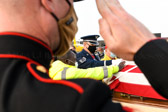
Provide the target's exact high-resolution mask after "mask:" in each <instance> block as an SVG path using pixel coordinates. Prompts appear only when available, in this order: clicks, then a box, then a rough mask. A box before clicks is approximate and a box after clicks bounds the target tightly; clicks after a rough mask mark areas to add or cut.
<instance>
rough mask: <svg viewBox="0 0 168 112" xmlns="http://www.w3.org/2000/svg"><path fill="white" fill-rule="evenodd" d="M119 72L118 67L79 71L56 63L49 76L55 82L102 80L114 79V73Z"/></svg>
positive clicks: (61, 63)
mask: <svg viewBox="0 0 168 112" xmlns="http://www.w3.org/2000/svg"><path fill="white" fill-rule="evenodd" d="M118 71H119V67H118V66H103V67H95V68H88V69H79V68H76V67H75V66H71V65H67V64H65V63H63V62H62V61H59V60H57V61H55V62H53V63H52V65H51V67H50V69H49V76H50V78H52V79H53V80H61V79H77V78H93V79H96V80H102V79H103V78H109V77H112V75H113V74H114V73H117V72H118Z"/></svg>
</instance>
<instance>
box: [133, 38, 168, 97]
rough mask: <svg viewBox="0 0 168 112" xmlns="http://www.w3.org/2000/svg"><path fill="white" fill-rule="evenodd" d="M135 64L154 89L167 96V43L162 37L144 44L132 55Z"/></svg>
mask: <svg viewBox="0 0 168 112" xmlns="http://www.w3.org/2000/svg"><path fill="white" fill-rule="evenodd" d="M134 60H135V62H136V64H137V65H138V66H139V68H140V69H141V71H142V72H143V73H144V74H145V76H146V77H147V79H148V80H149V82H150V84H151V85H152V86H153V87H154V89H155V90H156V91H157V92H158V93H160V94H161V95H162V96H164V97H165V98H168V86H167V85H168V66H167V64H168V43H167V41H166V40H164V39H158V40H153V41H150V42H148V43H147V44H145V45H144V46H143V47H142V48H141V49H140V50H139V51H138V52H137V53H136V54H135V56H134Z"/></svg>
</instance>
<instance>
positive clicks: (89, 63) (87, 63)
mask: <svg viewBox="0 0 168 112" xmlns="http://www.w3.org/2000/svg"><path fill="white" fill-rule="evenodd" d="M81 59H83V61H80V60H81ZM77 62H78V68H83V69H86V68H91V67H99V66H104V61H95V60H92V59H87V58H85V57H77ZM105 64H106V65H111V64H112V61H111V60H110V61H106V62H105Z"/></svg>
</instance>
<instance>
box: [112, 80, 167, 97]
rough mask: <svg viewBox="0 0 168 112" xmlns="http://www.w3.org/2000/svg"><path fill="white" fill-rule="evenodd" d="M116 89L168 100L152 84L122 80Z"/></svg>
mask: <svg viewBox="0 0 168 112" xmlns="http://www.w3.org/2000/svg"><path fill="white" fill-rule="evenodd" d="M109 86H113V85H109ZM114 91H117V92H123V93H127V94H131V95H136V96H143V97H148V98H156V99H162V100H167V99H165V98H163V97H162V96H160V95H159V94H158V93H157V92H156V91H155V90H154V89H153V88H152V87H151V86H147V85H139V84H131V83H124V82H120V83H119V85H118V86H117V87H116V88H115V89H114Z"/></svg>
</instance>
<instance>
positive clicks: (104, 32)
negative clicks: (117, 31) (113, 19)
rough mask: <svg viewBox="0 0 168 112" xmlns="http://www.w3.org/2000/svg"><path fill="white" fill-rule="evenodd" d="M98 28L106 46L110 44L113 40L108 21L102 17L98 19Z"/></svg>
mask: <svg viewBox="0 0 168 112" xmlns="http://www.w3.org/2000/svg"><path fill="white" fill-rule="evenodd" d="M99 29H100V34H101V36H102V37H103V39H104V41H105V43H106V45H107V46H108V45H110V44H112V43H113V42H114V38H113V36H112V31H111V28H110V27H109V25H108V23H107V22H106V21H105V20H104V19H99Z"/></svg>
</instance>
